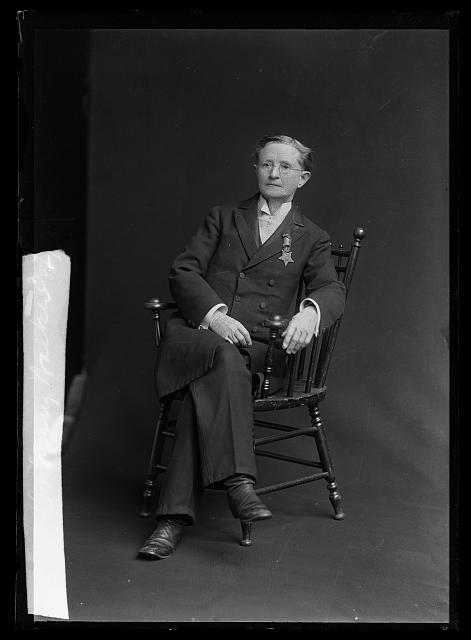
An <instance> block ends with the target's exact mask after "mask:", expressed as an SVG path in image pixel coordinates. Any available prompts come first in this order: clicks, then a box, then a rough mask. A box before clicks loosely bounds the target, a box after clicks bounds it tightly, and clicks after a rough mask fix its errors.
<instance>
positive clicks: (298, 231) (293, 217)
mask: <svg viewBox="0 0 471 640" xmlns="http://www.w3.org/2000/svg"><path fill="white" fill-rule="evenodd" d="M257 202H258V200H256V201H255V221H256V223H257V224H258V218H257ZM305 232H306V227H305V226H304V224H303V221H302V216H301V212H300V211H299V209H298V207H297V206H296V205H295V204H294V203H293V205H292V207H291V210H290V212H289V213H288V215H287V216H286V218H285V219H284V220H283V222H282V223H281V224H280V226H279V227H278V229H276V231H275V232H274V233H273V234H272V235H271V236H270V237H269V238H268V240H267V241H266V242H265V243H264V244H262V246H261V247H260V249H258V250H257V251H256V252H255V253H253V254H252V255H249V261H248V263H247V264H246V266H245V268H246V269H248V268H249V267H253V266H254V265H256V264H258V263H259V262H262V261H263V260H267V259H268V258H271V257H272V256H273V255H275V253H279V254H280V255H281V249H282V244H283V240H282V237H283V234H284V233H289V234H290V235H291V245H292V246H293V245H294V244H295V242H296V241H297V240H299V238H301V236H303V235H304V233H305Z"/></svg>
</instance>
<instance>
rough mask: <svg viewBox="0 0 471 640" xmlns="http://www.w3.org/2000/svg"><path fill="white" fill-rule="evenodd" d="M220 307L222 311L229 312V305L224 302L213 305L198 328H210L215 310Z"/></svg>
mask: <svg viewBox="0 0 471 640" xmlns="http://www.w3.org/2000/svg"><path fill="white" fill-rule="evenodd" d="M218 309H219V310H220V311H222V313H227V311H228V308H227V305H225V304H223V303H222V302H221V303H220V304H215V305H214V307H211V309H210V310H209V311H208V313H207V314H206V315H205V316H204V318H203V319H202V320H201V323H200V326H199V327H198V329H209V323H210V322H211V318H212V317H213V315H214V313H215V311H217V310H218Z"/></svg>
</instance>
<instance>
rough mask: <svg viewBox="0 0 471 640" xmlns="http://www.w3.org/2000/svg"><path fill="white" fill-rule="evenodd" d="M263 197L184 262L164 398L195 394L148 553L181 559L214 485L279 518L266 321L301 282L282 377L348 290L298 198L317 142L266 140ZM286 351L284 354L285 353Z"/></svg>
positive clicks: (175, 292)
mask: <svg viewBox="0 0 471 640" xmlns="http://www.w3.org/2000/svg"><path fill="white" fill-rule="evenodd" d="M254 160H255V172H256V176H257V181H258V193H256V194H255V195H254V196H253V197H251V198H250V199H248V200H245V201H243V202H241V203H239V204H236V205H234V204H230V205H222V206H216V207H214V208H213V209H212V210H211V212H210V213H209V215H208V216H207V218H206V219H205V220H204V221H203V223H202V224H201V226H200V227H199V228H198V230H197V232H196V234H195V235H194V236H193V238H192V239H191V240H190V242H189V243H188V245H187V246H186V248H185V250H184V251H183V253H181V254H180V255H179V256H178V257H177V258H176V259H175V261H174V263H173V265H172V267H171V269H170V273H169V283H170V291H171V293H172V296H173V298H174V300H175V302H176V303H177V305H178V309H179V312H178V313H176V314H174V315H173V316H172V317H171V318H170V319H169V321H168V323H167V326H166V330H165V333H164V337H163V340H162V344H161V352H160V360H159V367H158V374H157V385H158V390H159V395H160V397H161V398H164V397H165V396H167V395H168V394H171V393H173V392H175V391H177V390H181V389H185V391H186V393H185V395H184V399H183V402H182V405H181V409H180V412H179V414H178V419H177V424H176V437H175V440H174V449H173V454H172V456H171V460H170V462H169V467H168V470H167V472H166V474H165V480H164V483H163V486H162V489H161V492H160V495H159V502H158V507H157V510H156V518H157V526H156V528H155V530H154V531H153V532H152V534H151V535H150V536H149V538H148V539H147V540H146V542H145V543H144V545H143V547H142V548H141V550H140V552H139V556H140V557H142V558H148V559H162V558H167V557H168V556H170V555H171V554H172V553H173V552H174V551H175V549H176V547H177V544H178V542H179V541H180V539H181V536H182V533H183V530H184V527H185V526H187V525H191V524H193V523H194V522H195V520H196V514H197V508H198V504H199V502H200V499H201V497H202V494H203V491H204V488H206V487H211V486H215V485H217V486H221V485H222V486H223V487H224V488H225V489H226V492H227V497H228V502H229V507H230V509H231V512H232V514H233V516H234V517H235V518H239V519H240V520H242V521H244V520H245V521H248V522H250V521H255V520H263V519H266V518H270V517H271V516H272V514H271V512H270V511H269V509H268V508H267V507H266V505H265V504H263V502H262V501H261V500H260V498H259V496H258V495H257V494H256V492H255V489H254V486H255V483H256V478H257V470H256V463H255V454H254V449H253V397H252V391H253V389H252V374H254V373H256V372H260V371H262V370H263V359H264V357H265V353H266V344H263V343H262V342H257V338H259V337H260V336H262V335H266V333H267V330H266V329H265V328H264V323H265V321H266V320H267V319H268V318H269V317H270V316H271V315H273V314H275V313H276V314H279V315H281V316H283V317H286V316H287V315H288V314H289V312H290V308H291V306H292V304H293V301H294V298H295V296H296V292H297V289H298V285H299V283H300V281H301V280H303V281H304V284H305V292H306V297H305V299H304V300H302V301H301V304H300V307H299V309H297V310H295V311H296V313H295V314H294V315H293V317H292V318H291V320H290V322H289V324H288V326H287V327H286V329H285V330H284V331H283V333H282V338H283V344H282V350H279V357H278V358H277V359H276V361H275V367H274V378H275V380H278V381H280V380H282V377H283V374H284V363H285V361H286V354H294V353H296V352H298V351H299V350H300V349H303V348H304V347H306V346H307V345H308V344H309V342H310V341H311V339H312V337H313V335H317V334H318V332H319V331H320V330H321V329H323V328H324V327H327V326H330V325H331V324H332V323H333V322H335V320H336V319H337V318H338V317H340V316H341V314H342V313H343V310H344V305H345V288H344V285H343V284H342V283H341V282H339V281H338V280H337V276H336V272H335V268H334V266H333V264H332V261H331V259H330V241H329V236H328V234H327V233H326V232H325V231H323V230H322V229H320V228H319V227H318V226H317V225H316V224H314V223H313V222H311V220H309V219H308V218H306V217H305V216H304V215H303V214H302V213H301V211H300V210H299V209H298V207H297V206H296V205H295V204H294V202H293V197H294V195H295V193H296V191H297V190H298V189H300V188H301V187H303V186H304V185H305V184H306V183H307V182H308V180H309V178H310V177H311V171H312V153H311V149H309V148H308V147H306V146H304V145H303V144H301V143H300V142H299V141H298V140H295V139H294V138H291V137H288V136H284V135H280V136H267V137H264V138H262V139H261V140H260V141H259V142H258V143H257V145H256V147H255V152H254ZM283 350H284V351H283Z"/></svg>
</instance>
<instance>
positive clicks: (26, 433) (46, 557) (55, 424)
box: [23, 251, 70, 619]
mask: <svg viewBox="0 0 471 640" xmlns="http://www.w3.org/2000/svg"><path fill="white" fill-rule="evenodd" d="M69 283H70V259H69V257H68V256H67V255H66V254H65V253H64V252H63V251H45V252H42V253H37V254H30V255H27V256H24V257H23V352H24V385H23V513H24V533H25V554H26V588H27V600H28V613H32V614H35V615H40V616H47V617H54V618H66V619H68V617H69V612H68V606H67V586H66V573H65V556H64V534H63V522H62V464H61V442H62V426H63V419H64V376H65V345H66V333H67V313H68V303H69Z"/></svg>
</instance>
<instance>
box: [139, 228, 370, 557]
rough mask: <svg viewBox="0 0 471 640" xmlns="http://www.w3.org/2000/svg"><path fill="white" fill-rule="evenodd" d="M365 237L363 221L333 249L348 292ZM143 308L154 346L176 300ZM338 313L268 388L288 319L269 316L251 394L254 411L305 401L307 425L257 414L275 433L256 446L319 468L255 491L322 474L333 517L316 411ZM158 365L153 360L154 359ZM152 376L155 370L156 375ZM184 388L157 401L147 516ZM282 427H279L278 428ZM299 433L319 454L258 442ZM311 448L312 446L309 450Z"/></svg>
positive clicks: (338, 515) (333, 487)
mask: <svg viewBox="0 0 471 640" xmlns="http://www.w3.org/2000/svg"><path fill="white" fill-rule="evenodd" d="M364 237H365V231H364V230H363V229H362V228H361V227H356V228H355V230H354V232H353V241H352V243H351V247H350V249H349V250H344V249H343V246H342V245H341V244H340V245H339V247H338V248H337V249H331V255H332V259H333V260H334V265H335V269H336V271H337V276H338V278H339V280H341V281H342V282H343V283H344V285H345V288H346V292H347V296H348V293H349V290H350V286H351V283H352V279H353V274H354V271H355V267H356V264H357V259H358V255H359V251H360V247H361V241H362V240H363V238H364ZM302 298H303V285H302V283H301V284H300V286H299V289H298V294H297V305H296V308H297V307H299V303H300V301H301V300H302ZM144 306H145V308H146V309H149V310H150V311H151V312H152V318H153V320H154V332H155V344H156V347H157V351H158V349H159V347H160V341H161V335H162V327H161V312H162V311H167V310H175V309H177V305H176V304H175V303H173V302H161V301H160V300H159V299H157V298H152V299H151V300H149V301H148V302H146V303H145V305H144ZM341 321H342V318H339V319H338V320H337V321H336V322H335V323H334V324H333V325H332V326H330V327H328V328H327V329H326V330H324V331H323V332H322V334H321V335H319V336H318V337H317V338H314V339H313V340H312V341H311V343H310V344H309V345H308V347H307V348H306V349H303V350H302V351H301V352H298V353H297V354H295V355H290V356H288V359H289V360H288V371H289V374H288V383H287V388H286V389H283V390H280V391H277V392H276V393H275V394H270V375H271V371H272V365H273V358H274V350H275V349H277V348H280V345H281V342H282V339H281V338H280V333H281V331H282V330H283V329H284V328H285V327H286V325H287V323H288V322H289V320H288V319H286V318H282V317H280V316H277V315H275V316H272V317H271V319H270V320H268V321H267V322H266V326H267V328H268V336H267V337H266V338H265V339H263V338H262V341H264V342H266V343H267V353H266V356H265V363H264V371H263V383H262V385H261V389H260V393H259V394H258V395H257V396H256V397H255V398H254V401H253V402H254V411H255V412H259V411H278V410H282V409H287V410H289V409H292V408H295V407H301V406H304V407H307V409H308V411H309V415H310V426H309V427H303V428H299V427H294V426H291V425H281V424H278V423H274V422H269V421H266V420H260V419H257V418H255V419H254V424H255V426H259V427H263V428H268V429H273V430H275V431H278V432H279V433H278V434H276V435H273V436H266V437H262V438H255V439H254V450H255V454H256V455H258V456H265V457H269V458H274V459H276V460H282V461H284V462H288V463H290V464H297V465H302V466H307V467H313V468H315V469H319V470H320V471H319V472H317V473H313V474H309V475H305V476H302V477H298V478H295V479H293V480H289V481H286V482H280V483H278V484H273V485H268V486H265V487H260V488H258V489H257V490H256V492H257V494H259V495H263V494H265V493H272V492H274V491H280V490H282V489H287V488H289V487H295V486H297V485H300V484H305V483H308V482H314V481H316V480H325V481H326V482H327V489H328V491H329V499H330V502H331V504H332V507H333V510H334V518H335V519H336V520H342V519H343V518H344V517H345V514H344V512H343V509H342V499H341V495H340V493H339V490H338V486H337V482H336V477H335V471H334V466H333V463H332V458H331V454H330V450H329V446H328V443H327V437H326V433H325V428H324V424H323V421H322V418H321V416H320V413H319V403H320V402H321V401H322V400H323V399H324V398H325V396H326V393H327V386H326V378H327V372H328V369H329V365H330V362H331V358H332V354H333V351H334V347H335V343H336V340H337V336H338V332H339V328H340V324H341ZM156 366H157V360H156ZM154 379H155V375H154ZM182 397H183V394H182V393H181V392H177V393H175V394H172V395H171V396H167V397H166V398H164V399H163V400H162V401H161V403H160V407H159V414H158V418H157V422H156V426H155V430H154V436H153V441H152V450H151V455H150V460H149V465H148V469H147V477H146V480H145V486H144V492H143V504H142V508H141V511H140V516H141V517H149V516H150V515H151V514H152V512H153V506H154V504H155V500H156V488H157V485H158V477H159V475H160V474H161V473H162V472H164V471H165V470H166V469H167V466H166V465H165V464H163V452H164V446H165V442H166V440H167V439H170V440H171V439H173V438H174V437H175V435H174V431H173V430H172V428H173V427H174V426H175V423H176V420H170V419H169V412H170V408H171V406H172V404H173V401H174V400H177V399H181V398H182ZM280 432H281V433H280ZM299 436H308V437H312V438H314V441H315V444H316V448H317V455H318V460H316V459H305V458H298V457H294V456H288V455H285V454H282V453H279V452H274V451H267V450H266V449H264V448H260V446H261V445H262V446H263V445H266V444H269V443H272V442H279V441H282V440H287V439H290V438H295V437H299ZM313 453H314V451H313ZM241 526H242V540H241V541H240V544H241V545H242V546H250V545H251V544H252V541H251V528H252V523H250V522H241Z"/></svg>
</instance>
